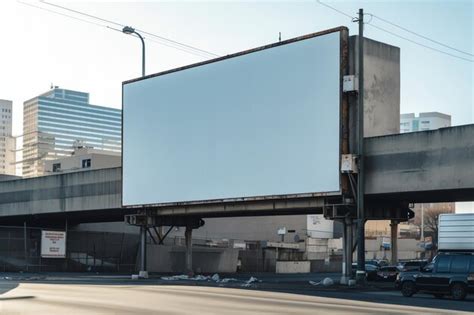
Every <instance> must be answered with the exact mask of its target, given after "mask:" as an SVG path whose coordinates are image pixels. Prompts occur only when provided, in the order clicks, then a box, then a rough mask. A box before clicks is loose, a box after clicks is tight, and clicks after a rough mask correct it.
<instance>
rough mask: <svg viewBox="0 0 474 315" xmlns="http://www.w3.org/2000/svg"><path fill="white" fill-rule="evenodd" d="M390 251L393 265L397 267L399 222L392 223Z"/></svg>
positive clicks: (393, 221)
mask: <svg viewBox="0 0 474 315" xmlns="http://www.w3.org/2000/svg"><path fill="white" fill-rule="evenodd" d="M390 240H391V246H390V250H391V252H392V255H391V256H392V259H391V263H392V265H396V264H397V262H398V221H396V220H392V222H391V223H390Z"/></svg>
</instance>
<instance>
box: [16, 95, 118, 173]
mask: <svg viewBox="0 0 474 315" xmlns="http://www.w3.org/2000/svg"><path fill="white" fill-rule="evenodd" d="M121 116H122V115H121V110H120V109H114V108H110V107H104V106H97V105H91V104H89V94H88V93H84V92H78V91H71V90H65V89H60V88H57V87H55V88H54V89H51V90H50V91H48V92H46V93H44V94H41V95H39V96H37V97H35V98H32V99H30V100H28V101H26V102H24V105H23V161H22V164H23V166H22V169H23V176H25V177H32V176H40V175H43V174H45V172H44V161H47V160H55V159H58V158H61V157H66V156H70V155H71V154H72V153H73V152H74V148H75V147H78V146H84V147H89V148H94V149H98V150H106V151H113V152H120V151H121V124H122V117H121Z"/></svg>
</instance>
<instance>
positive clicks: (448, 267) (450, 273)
mask: <svg viewBox="0 0 474 315" xmlns="http://www.w3.org/2000/svg"><path fill="white" fill-rule="evenodd" d="M396 284H397V287H398V288H399V289H400V290H401V291H402V294H403V296H407V297H408V296H412V295H413V294H415V293H417V292H420V291H423V292H428V293H432V294H433V295H434V296H435V297H436V298H442V297H443V296H445V295H451V296H452V297H453V298H454V299H455V300H463V299H464V298H465V297H466V295H467V293H474V253H440V254H438V256H436V257H435V258H434V259H433V262H431V263H429V264H427V265H426V266H425V267H423V268H422V269H421V271H411V272H401V273H400V274H399V275H398V276H397V280H396Z"/></svg>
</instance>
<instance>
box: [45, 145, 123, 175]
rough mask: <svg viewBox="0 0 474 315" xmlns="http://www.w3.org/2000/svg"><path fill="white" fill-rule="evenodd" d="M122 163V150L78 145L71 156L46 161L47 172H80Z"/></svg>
mask: <svg viewBox="0 0 474 315" xmlns="http://www.w3.org/2000/svg"><path fill="white" fill-rule="evenodd" d="M121 165H122V158H121V155H120V152H113V151H104V150H98V149H93V148H88V147H84V146H80V145H78V146H76V147H75V148H74V152H73V153H72V155H71V156H67V157H64V158H61V159H56V160H49V161H45V162H44V170H45V173H46V174H54V173H61V172H63V173H65V172H80V171H88V170H96V169H103V168H112V167H119V166H121Z"/></svg>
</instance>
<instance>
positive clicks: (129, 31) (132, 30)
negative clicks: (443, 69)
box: [122, 26, 145, 77]
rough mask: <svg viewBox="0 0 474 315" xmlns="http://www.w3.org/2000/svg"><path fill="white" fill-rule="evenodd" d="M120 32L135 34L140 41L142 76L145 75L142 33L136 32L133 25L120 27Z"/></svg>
mask: <svg viewBox="0 0 474 315" xmlns="http://www.w3.org/2000/svg"><path fill="white" fill-rule="evenodd" d="M122 32H123V33H125V34H129V35H130V34H136V35H137V36H138V38H140V40H141V41H142V77H144V76H145V40H144V39H143V37H142V35H140V33H138V32H137V31H136V30H135V29H134V28H133V27H131V26H125V27H124V28H123V29H122Z"/></svg>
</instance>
